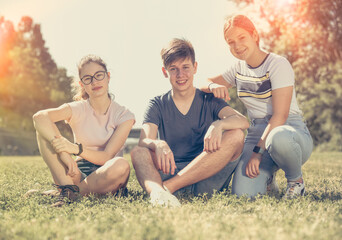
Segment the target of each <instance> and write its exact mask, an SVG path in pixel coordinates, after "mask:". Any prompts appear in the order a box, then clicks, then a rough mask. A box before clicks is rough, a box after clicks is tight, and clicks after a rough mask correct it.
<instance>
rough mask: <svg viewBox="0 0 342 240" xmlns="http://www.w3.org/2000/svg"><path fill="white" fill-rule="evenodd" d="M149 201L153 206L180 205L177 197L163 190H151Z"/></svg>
mask: <svg viewBox="0 0 342 240" xmlns="http://www.w3.org/2000/svg"><path fill="white" fill-rule="evenodd" d="M150 202H151V204H152V205H153V206H165V207H180V206H181V204H180V202H179V201H178V199H177V198H176V197H175V195H173V194H172V193H170V192H167V191H163V190H156V191H152V192H151V194H150Z"/></svg>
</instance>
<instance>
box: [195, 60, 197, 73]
mask: <svg viewBox="0 0 342 240" xmlns="http://www.w3.org/2000/svg"><path fill="white" fill-rule="evenodd" d="M196 73H197V62H195V63H194V74H196Z"/></svg>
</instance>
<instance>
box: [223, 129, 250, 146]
mask: <svg viewBox="0 0 342 240" xmlns="http://www.w3.org/2000/svg"><path fill="white" fill-rule="evenodd" d="M244 139H245V134H244V132H243V131H242V130H241V129H232V130H229V131H225V132H224V133H223V136H222V143H223V145H224V144H226V143H227V144H229V143H230V144H232V143H233V144H236V145H241V146H243V142H244Z"/></svg>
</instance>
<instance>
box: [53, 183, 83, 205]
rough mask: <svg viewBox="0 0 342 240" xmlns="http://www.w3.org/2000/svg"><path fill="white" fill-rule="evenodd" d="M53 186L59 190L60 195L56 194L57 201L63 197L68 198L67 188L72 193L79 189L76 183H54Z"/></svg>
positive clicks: (77, 191)
mask: <svg viewBox="0 0 342 240" xmlns="http://www.w3.org/2000/svg"><path fill="white" fill-rule="evenodd" d="M54 186H55V187H56V188H57V189H60V190H61V193H60V195H59V196H58V201H59V200H64V198H65V197H66V198H69V194H68V190H70V191H71V192H73V193H79V192H80V189H79V187H78V186H76V185H58V184H54Z"/></svg>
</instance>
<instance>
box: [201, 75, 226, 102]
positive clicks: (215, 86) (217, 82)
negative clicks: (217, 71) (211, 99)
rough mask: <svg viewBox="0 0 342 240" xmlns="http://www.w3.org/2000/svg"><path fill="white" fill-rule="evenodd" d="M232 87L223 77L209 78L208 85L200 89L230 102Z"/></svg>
mask: <svg viewBox="0 0 342 240" xmlns="http://www.w3.org/2000/svg"><path fill="white" fill-rule="evenodd" d="M231 87H232V85H230V84H229V83H228V82H227V81H226V80H224V78H223V76H222V75H219V76H217V77H213V78H209V79H208V85H206V86H203V87H201V88H200V89H201V90H202V91H203V92H207V93H210V92H211V93H213V94H214V96H215V97H217V98H222V99H224V100H225V101H228V100H230V97H229V92H228V88H231Z"/></svg>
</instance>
